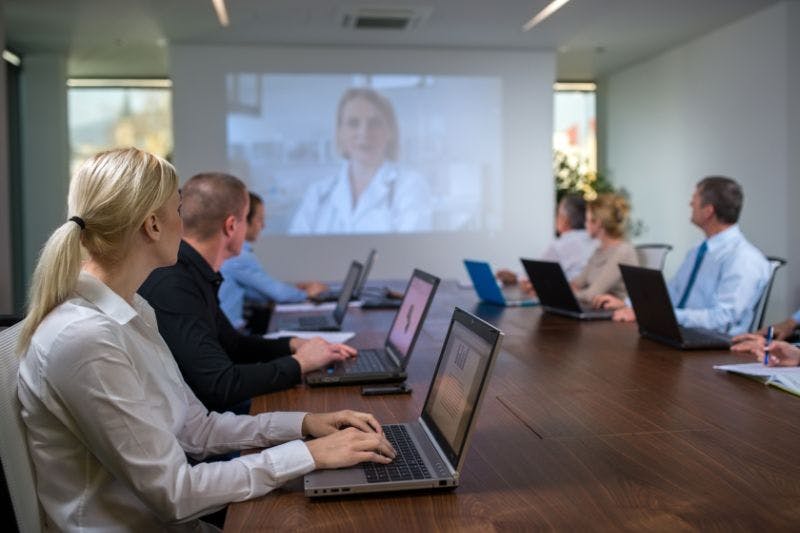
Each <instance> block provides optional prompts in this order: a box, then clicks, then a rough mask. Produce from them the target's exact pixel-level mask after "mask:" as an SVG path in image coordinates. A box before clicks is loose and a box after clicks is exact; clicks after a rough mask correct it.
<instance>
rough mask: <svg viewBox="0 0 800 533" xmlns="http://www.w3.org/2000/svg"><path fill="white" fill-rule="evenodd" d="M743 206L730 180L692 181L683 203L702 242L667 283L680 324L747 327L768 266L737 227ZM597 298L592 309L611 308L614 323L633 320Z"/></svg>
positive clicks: (732, 329)
mask: <svg viewBox="0 0 800 533" xmlns="http://www.w3.org/2000/svg"><path fill="white" fill-rule="evenodd" d="M743 202H744V194H743V192H742V188H741V186H740V185H739V184H738V183H737V182H736V181H734V180H732V179H730V178H726V177H722V176H709V177H706V178H703V179H702V180H700V182H698V184H697V188H696V189H695V191H694V194H693V195H692V200H691V202H690V204H689V205H690V206H691V208H692V216H691V221H692V223H693V224H694V225H695V226H697V227H698V228H700V229H701V230H702V231H703V233H704V234H705V237H706V239H705V240H704V241H703V242H702V243H700V244H698V245H697V246H695V247H694V248H692V249H691V250H689V253H687V254H686V258H685V259H684V261H683V264H682V265H681V267H680V268H679V269H678V272H677V274H675V276H674V277H673V278H672V279H671V280H670V281H669V283H668V284H667V288H668V289H669V295H670V299H671V300H672V305H673V306H674V308H675V316H676V318H677V319H678V323H679V324H680V325H682V326H686V327H695V328H704V329H710V330H715V331H719V332H722V333H727V334H729V335H736V334H739V333H744V332H745V331H747V330H748V329H749V328H750V323H751V322H752V320H753V312H754V309H755V305H756V301H757V300H758V299H759V298H760V297H761V293H762V292H763V291H764V287H765V286H766V283H767V281H768V279H769V275H770V267H769V262H768V261H767V258H766V257H764V254H762V253H761V251H760V250H759V249H758V248H756V247H755V246H753V245H752V244H750V242H748V241H747V239H746V238H745V237H744V235H743V234H742V232H741V230H740V229H739V225H738V224H737V222H738V220H739V214H740V213H741V210H742V204H743ZM597 298H598V299H597V302H596V305H599V306H601V307H605V308H611V309H614V308H617V311H615V313H614V320H618V321H623V322H632V321H633V320H635V319H636V316H635V315H634V312H633V309H631V308H630V307H628V306H626V305H625V303H624V302H622V301H621V300H619V299H617V298H615V297H613V296H610V295H601V296H598V297H597Z"/></svg>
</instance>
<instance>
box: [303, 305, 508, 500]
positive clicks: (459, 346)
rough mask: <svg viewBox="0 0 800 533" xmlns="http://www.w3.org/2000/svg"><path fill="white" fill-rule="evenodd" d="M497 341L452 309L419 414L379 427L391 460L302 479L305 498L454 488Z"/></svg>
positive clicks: (491, 331)
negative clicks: (391, 450)
mask: <svg viewBox="0 0 800 533" xmlns="http://www.w3.org/2000/svg"><path fill="white" fill-rule="evenodd" d="M502 338H503V334H502V332H500V331H499V330H497V329H495V328H494V327H492V326H491V325H489V324H487V323H486V322H484V321H483V320H481V319H479V318H477V317H475V316H474V315H471V314H469V313H467V312H466V311H463V310H461V309H459V308H456V309H455V310H454V311H453V318H452V319H451V320H450V328H449V329H448V331H447V337H446V338H445V340H444V345H443V347H442V351H441V354H440V355H439V361H438V362H437V363H436V370H435V371H434V373H433V382H432V383H431V386H430V387H429V389H428V396H427V397H426V398H425V405H424V406H423V407H422V414H421V415H420V417H419V418H418V419H417V420H416V421H413V422H408V423H405V424H391V425H385V426H383V431H384V433H385V434H386V438H387V439H388V440H389V442H391V443H392V446H394V449H395V450H396V451H397V457H396V458H395V460H394V461H392V462H391V463H390V464H388V465H382V464H377V463H360V464H358V465H355V466H352V467H350V468H342V469H338V470H318V471H316V472H312V473H310V474H307V475H306V476H305V479H304V485H305V494H306V496H312V497H316V496H341V495H342V494H360V493H370V492H386V491H399V490H413V489H448V488H452V487H456V486H458V483H459V479H460V475H461V469H462V467H463V466H464V458H465V456H466V453H467V449H468V447H469V442H470V437H471V435H472V432H473V431H474V429H475V420H476V418H477V416H476V415H477V413H478V410H479V408H480V404H481V400H482V399H483V397H484V395H485V393H486V389H487V386H488V383H489V376H490V374H491V371H492V365H493V364H494V361H495V359H496V358H497V354H498V352H499V351H500V344H501V342H502Z"/></svg>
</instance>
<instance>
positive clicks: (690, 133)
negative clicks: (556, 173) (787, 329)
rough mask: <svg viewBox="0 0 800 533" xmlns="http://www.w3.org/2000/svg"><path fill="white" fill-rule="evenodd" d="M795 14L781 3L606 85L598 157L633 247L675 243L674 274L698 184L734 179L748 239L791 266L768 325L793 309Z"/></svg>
mask: <svg viewBox="0 0 800 533" xmlns="http://www.w3.org/2000/svg"><path fill="white" fill-rule="evenodd" d="M797 7H798V6H796V5H791V6H789V5H787V4H785V3H784V4H778V5H776V6H773V7H771V8H769V9H766V10H764V11H761V12H759V13H756V14H755V15H752V16H750V17H748V18H746V19H743V20H741V21H738V22H736V23H734V24H732V25H730V26H727V27H725V28H722V29H720V30H717V31H715V32H713V33H711V34H708V35H705V36H703V37H702V38H699V39H697V40H695V41H692V42H689V43H687V44H685V45H683V46H680V47H678V48H675V49H672V50H670V51H668V52H666V53H664V54H661V55H659V56H658V57H655V58H653V59H651V60H649V61H646V62H644V63H640V64H638V65H635V66H633V67H630V68H628V69H625V70H623V71H621V72H618V73H616V74H614V75H612V76H610V77H609V78H607V79H605V80H602V81H601V83H602V84H603V85H604V86H605V87H604V90H603V91H601V93H600V100H601V103H600V105H601V107H602V108H603V109H602V113H601V116H604V117H605V124H604V129H603V137H602V139H601V146H605V151H604V154H603V158H602V160H603V162H604V167H605V169H606V171H607V173H608V175H609V177H610V178H611V179H612V181H613V182H614V183H615V184H617V185H622V186H624V187H626V188H627V189H628V190H629V191H630V192H631V196H632V203H633V206H634V216H636V217H638V218H641V219H642V220H643V221H644V222H645V225H646V230H645V231H644V233H643V234H642V235H641V236H640V237H638V238H637V239H636V240H637V241H639V242H667V243H671V244H673V245H674V246H675V249H674V250H673V251H672V253H671V254H670V256H669V257H668V260H667V265H666V274H667V275H668V276H669V275H671V274H672V273H673V272H674V271H675V270H676V269H677V267H678V266H679V265H680V263H681V261H682V260H683V258H684V255H685V254H686V252H687V250H688V248H689V247H690V246H692V245H693V244H695V243H696V242H698V241H699V240H700V239H701V238H702V234H701V232H700V231H699V230H698V229H697V228H696V227H694V226H692V225H691V224H690V222H689V207H688V202H689V199H690V196H691V194H692V191H693V189H694V185H695V183H696V182H697V181H698V180H699V179H700V178H702V177H703V176H705V175H709V174H722V175H728V176H731V177H733V178H735V179H736V180H738V181H739V182H740V183H741V184H742V186H743V188H744V193H745V204H744V210H743V213H742V216H741V219H740V224H741V227H742V230H743V231H744V233H745V234H746V235H747V236H748V237H749V239H750V240H751V241H752V242H753V243H754V244H755V245H756V246H758V247H759V248H760V249H761V250H762V251H764V252H765V253H766V254H767V255H778V256H781V257H787V258H789V259H790V260H791V263H790V267H789V268H787V269H784V270H783V271H782V272H781V273H780V274H779V275H778V277H777V278H776V286H775V287H774V289H773V293H772V297H771V302H770V308H769V313H768V318H771V319H775V318H783V317H785V316H786V314H787V313H788V312H789V311H790V310H791V309H793V308H795V307H796V306H798V305H800V257H798V255H797V253H790V250H791V249H792V246H791V245H792V241H791V237H790V232H789V231H788V228H790V227H798V226H797V222H798V218H797V216H798V215H797V213H796V211H797V210H796V209H793V208H791V206H792V205H793V204H796V203H797V200H798V198H799V197H798V195H797V192H798V186H797V183H796V181H797V175H796V170H795V169H796V168H797V162H798V161H797V154H796V152H797V149H798V146H799V145H798V142H797V140H798V116H797V110H796V108H797V97H796V92H795V93H792V92H790V91H792V90H795V91H796V87H798V85H797V81H798V79H797V77H798V69H797V66H796V64H797V57H798V55H797V54H796V53H795V54H791V53H790V52H789V39H790V34H791V32H790V31H789V28H790V27H791V25H790V18H793V20H794V22H795V23H797V22H800V18H798V16H797V12H798V9H797ZM790 15H791V17H790ZM792 39H793V42H794V43H795V44H794V51H795V52H797V51H798V47H797V37H796V36H793V37H792ZM790 63H791V64H792V65H793V66H792V68H791V69H789V65H790ZM792 109H794V111H793V114H794V118H793V123H792V124H790V119H789V118H788V117H789V112H790V110H792ZM790 128H793V131H794V142H793V143H790V142H791V137H790V136H787V132H789V131H790ZM790 158H794V159H793V160H792V161H790ZM790 169H791V171H790ZM790 280H791V281H790Z"/></svg>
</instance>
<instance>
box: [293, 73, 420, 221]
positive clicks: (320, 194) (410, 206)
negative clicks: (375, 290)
mask: <svg viewBox="0 0 800 533" xmlns="http://www.w3.org/2000/svg"><path fill="white" fill-rule="evenodd" d="M398 138H399V131H398V127H397V119H396V117H395V113H394V109H393V108H392V104H391V103H390V102H389V100H387V99H386V98H385V97H384V96H382V95H381V94H379V93H377V92H376V91H374V90H372V89H368V88H351V89H348V90H347V91H345V93H344V94H343V95H342V98H341V99H340V100H339V107H338V111H337V115H336V144H337V147H338V149H339V152H340V154H341V155H342V157H343V158H344V159H345V160H346V161H345V162H344V164H343V165H342V168H341V169H340V171H339V172H338V173H337V175H335V176H332V177H330V178H327V179H324V180H321V181H319V182H317V183H314V184H313V185H312V186H311V187H309V189H308V191H306V194H305V196H304V197H303V201H302V202H301V204H300V208H299V209H298V210H297V213H295V216H294V219H293V220H292V224H291V227H290V233H295V234H308V233H391V232H415V231H428V230H430V229H431V205H432V198H431V191H430V187H429V185H428V182H427V180H425V178H423V177H422V176H420V175H419V174H416V173H413V172H409V171H405V170H401V169H399V168H398V166H397V164H396V163H395V160H396V159H397V152H398Z"/></svg>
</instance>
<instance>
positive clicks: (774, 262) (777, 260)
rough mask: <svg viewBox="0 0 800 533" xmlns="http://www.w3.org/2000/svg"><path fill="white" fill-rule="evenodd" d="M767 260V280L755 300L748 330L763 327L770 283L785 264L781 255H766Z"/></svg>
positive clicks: (770, 288)
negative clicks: (768, 267) (768, 269)
mask: <svg viewBox="0 0 800 533" xmlns="http://www.w3.org/2000/svg"><path fill="white" fill-rule="evenodd" d="M767 261H769V266H770V273H769V280H767V284H766V285H765V286H764V292H762V293H761V297H760V298H759V299H758V301H756V306H755V308H753V321H752V322H751V323H750V331H756V330H759V329H761V328H762V327H764V317H765V316H766V314H767V304H768V303H769V295H770V293H771V292H772V283H773V282H774V281H775V273H776V272H777V271H778V269H780V268H781V267H782V266H784V265H785V264H786V259H783V258H782V257H774V256H769V255H768V256H767Z"/></svg>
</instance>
